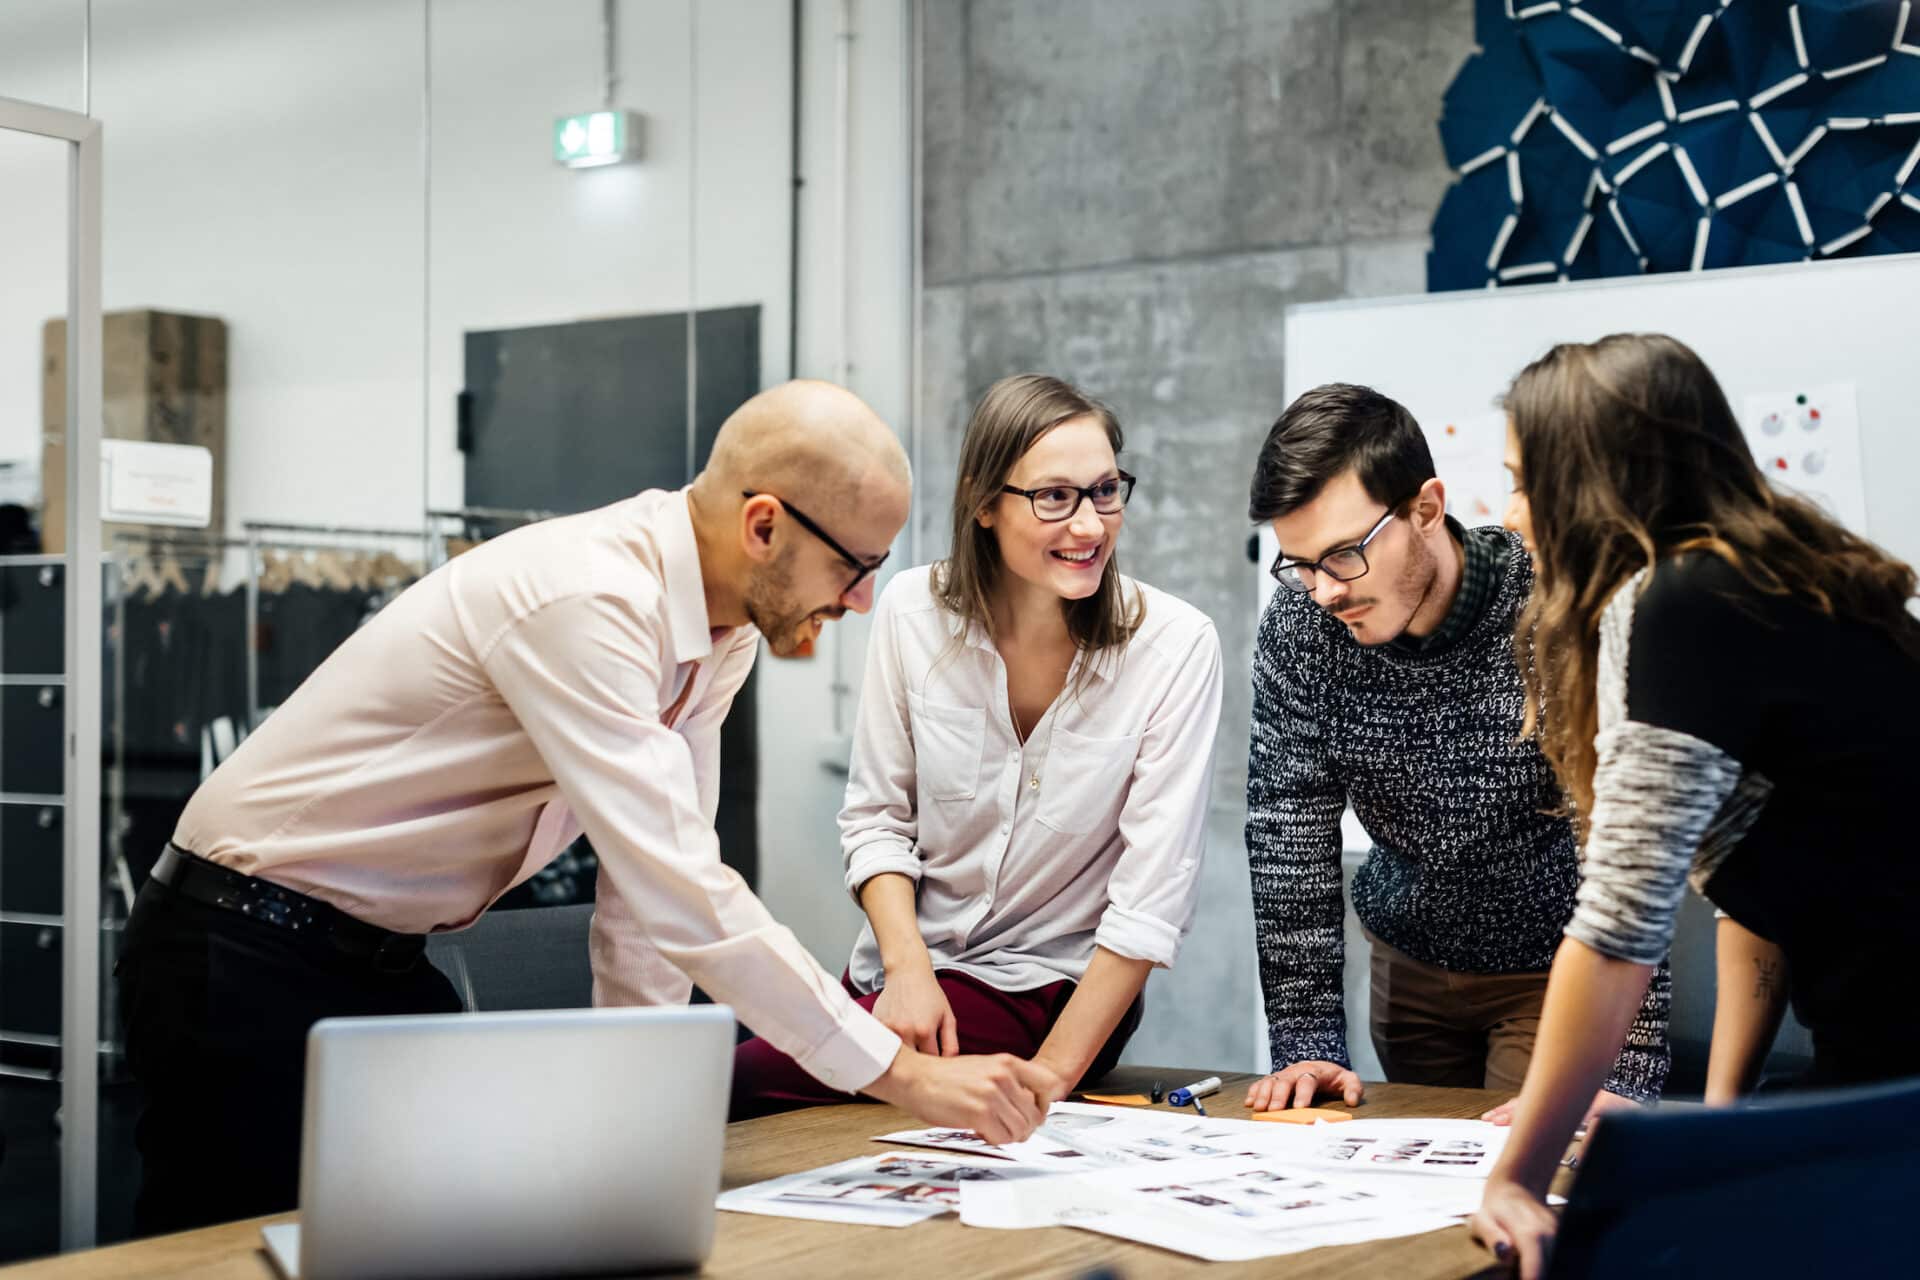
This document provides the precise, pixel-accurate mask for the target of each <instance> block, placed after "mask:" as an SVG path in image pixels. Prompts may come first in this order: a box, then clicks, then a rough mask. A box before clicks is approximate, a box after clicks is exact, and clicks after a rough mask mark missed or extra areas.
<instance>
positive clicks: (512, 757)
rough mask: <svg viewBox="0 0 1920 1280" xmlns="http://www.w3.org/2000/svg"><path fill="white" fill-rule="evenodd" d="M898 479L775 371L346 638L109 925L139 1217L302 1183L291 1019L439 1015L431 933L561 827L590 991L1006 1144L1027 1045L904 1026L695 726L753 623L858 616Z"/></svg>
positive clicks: (859, 434)
mask: <svg viewBox="0 0 1920 1280" xmlns="http://www.w3.org/2000/svg"><path fill="white" fill-rule="evenodd" d="M908 500H909V475H908V470H907V463H906V458H905V456H904V455H903V454H902V452H901V450H900V446H899V443H898V441H897V440H896V439H895V438H894V436H893V433H892V432H891V431H890V430H889V429H888V428H887V426H886V425H885V424H884V423H883V422H881V421H880V419H879V418H878V417H877V416H875V415H874V413H873V411H872V410H871V409H869V408H868V407H867V406H866V405H865V404H863V403H862V402H861V401H860V400H859V399H858V398H856V397H855V396H853V395H852V394H850V393H849V392H847V391H844V390H842V389H841V388H838V387H834V386H830V385H827V384H824V383H815V382H795V383H788V384H786V385H785V386H781V387H777V388H774V389H773V390H771V391H767V392H764V393H762V394H761V395H759V396H756V397H754V398H753V399H752V400H750V401H748V402H747V403H746V404H745V405H743V406H742V407H741V408H740V409H739V410H738V411H737V412H736V413H735V414H734V415H733V416H732V417H731V418H729V419H728V421H727V423H726V424H725V426H724V427H723V428H722V429H721V432H720V434H719V436H718V438H717V439H716V441H715V443H714V449H713V455H712V458H711V460H710V461H709V463H708V466H707V468H706V470H705V471H703V472H702V473H701V474H700V475H699V476H698V477H697V478H696V479H695V480H694V482H693V483H692V485H690V486H689V487H688V488H686V489H684V490H681V491H678V492H667V491H662V490H651V491H648V492H645V493H642V494H639V495H637V496H635V497H633V498H630V499H627V500H626V501H624V502H618V503H615V504H613V505H612V506H609V507H603V508H601V509H600V510H597V511H588V512H584V513H582V514H580V515H575V516H568V517H564V518H561V519H556V520H550V521H546V522H544V523H541V524H537V525H533V526H530V527H528V528H525V529H521V530H517V531H515V532H513V533H509V534H506V535H504V536H503V537H500V538H497V539H495V540H493V541H491V542H489V543H487V544H486V545H484V546H482V547H479V548H477V549H475V550H473V551H471V552H468V553H467V554H466V555H463V556H461V557H460V558H458V559H456V560H454V561H452V562H450V563H449V564H447V565H445V566H443V567H442V568H440V569H438V570H436V571H435V572H434V573H432V574H429V575H428V576H427V577H425V578H423V579H422V580H421V581H419V582H418V583H415V584H414V585H413V586H412V587H411V588H409V589H408V590H407V591H406V592H405V593H404V594H403V595H402V596H401V597H400V598H399V599H397V600H395V601H394V602H393V603H392V604H390V605H389V606H387V608H385V609H384V610H382V611H381V612H380V613H379V614H378V615H377V616H376V617H375V618H374V619H373V620H372V621H370V622H369V623H368V624H367V625H366V626H365V627H364V628H362V629H361V630H360V631H359V632H358V633H357V634H355V635H354V636H353V637H352V638H351V639H350V640H348V641H347V642H346V643H345V644H343V645H341V646H340V648H339V649H338V650H336V651H335V652H334V654H333V655H332V656H331V657H329V658H328V659H327V661H326V662H325V663H324V664H322V665H321V667H320V668H319V669H318V670H317V671H315V672H314V673H313V675H312V676H311V677H310V678H309V679H308V680H307V681H306V683H304V684H303V685H301V686H300V688H299V689H298V690H297V691H296V692H295V693H294V694H293V696H292V697H291V698H289V699H288V700H287V701H286V703H285V704H284V705H283V706H281V707H280V709H279V710H278V711H276V712H275V713H274V714H273V716H272V717H271V718H270V719H269V720H268V721H267V722H266V723H265V724H263V725H262V726H261V727H260V729H259V730H258V731H256V732H255V733H254V734H253V735H252V736H251V737H249V738H248V739H247V740H246V742H245V743H244V744H242V746H241V747H240V749H239V750H238V751H237V752H236V753H235V754H234V755H233V756H232V757H231V758H230V759H229V760H228V761H227V762H226V763H225V764H223V765H222V766H221V767H220V768H219V769H218V770H217V771H215V773H214V774H213V776H212V777H210V778H209V779H207V781H206V783H205V784H204V785H203V786H202V787H201V788H200V790H199V791H198V792H197V793H196V794H195V795H194V797H193V799H192V801H191V802H190V803H189V804H188V806H187V809H186V812H185V813H184V815H183V816H182V818H181V821H180V825H179V827H178V829H177V830H176V831H175V833H174V837H173V840H172V842H171V844H170V845H169V846H168V848H167V850H166V852H165V853H164V854H163V856H162V857H161V859H160V862H159V863H158V864H157V866H156V867H155V870H154V875H153V878H152V879H151V880H150V881H149V882H148V883H147V884H146V886H145V887H143V888H142V890H141V892H140V895H139V898H138V900H137V901H136V903H135V906H134V911H133V916H132V918H131V920H130V921H129V922H128V926H127V932H126V940H125V946H124V949H123V952H122V956H121V960H120V963H119V965H118V967H117V969H116V975H117V978H118V981H119V984H120V999H121V1012H122V1016H123V1018H124V1019H125V1022H126V1031H127V1054H128V1061H129V1064H130V1066H131V1068H132V1071H133V1074H134V1076H135V1077H136V1079H137V1080H138V1081H139V1083H140V1084H141V1086H142V1089H143V1092H144V1101H145V1108H144V1111H143V1113H142V1116H141V1119H140V1122H139V1127H138V1130H137V1141H138V1145H139V1147H140V1150H141V1153H142V1156H143V1158H144V1162H145V1166H144V1178H143V1184H142V1188H141V1194H140V1199H139V1202H138V1205H137V1208H136V1226H137V1229H138V1230H139V1231H140V1232H141V1233H142V1234H146V1233H149V1232H157V1231H168V1230H179V1229H182V1228H185V1227H189V1226H195V1225H200V1224H204V1223H209V1222H218V1221H225V1220H229V1219H233V1218H239V1217H245V1216H249V1215H254V1214H261V1213H270V1212H276V1211H279V1210H284V1209H290V1208H292V1207H294V1204H295V1201H296V1199H297V1196H298V1167H299V1142H300V1112H301V1103H302V1094H303V1090H304V1059H305V1039H306V1034H307V1031H308V1029H309V1028H310V1027H311V1026H312V1025H313V1023H314V1022H315V1021H317V1020H318V1019H320V1018H323V1017H331V1016H340V1015H366V1014H400V1013H422V1012H453V1011H457V1010H458V1009H459V1008H460V1002H459V1000H458V999H457V997H456V996H455V995H454V992H453V989H452V987H451V985H450V984H449V983H448V982H447V980H446V979H445V977H443V976H442V975H441V974H440V973H439V972H438V971H437V970H435V969H434V968H433V966H432V965H431V964H430V963H429V962H428V961H427V960H426V958H425V956H424V954H423V951H424V945H425V938H426V935H428V934H430V933H434V932H438V931H442V930H450V929H460V928H464V927H465V926H467V925H469V924H472V923H473V921H474V920H476V919H477V918H479V916H480V914H481V913H482V912H483V911H485V910H486V909H487V907H488V906H489V905H491V904H492V903H493V902H494V901H496V900H497V899H498V898H499V897H500V896H501V895H502V894H504V893H505V892H506V891H507V890H509V889H511V888H512V887H513V886H515V885H517V884H519V883H520V882H521V881H523V880H525V879H526V878H527V877H529V876H531V875H532V874H533V873H534V872H535V871H537V870H539V869H540V867H542V866H543V865H545V864H546V863H547V862H548V861H550V860H551V859H552V858H553V857H554V856H555V855H556V854H558V853H559V852H560V851H561V850H562V849H564V848H566V847H567V845H568V844H569V843H571V842H572V841H573V839H574V838H575V837H576V836H578V835H579V834H580V833H581V832H582V831H584V832H585V833H586V834H587V835H588V836H589V837H590V838H591V839H592V841H593V846H594V849H595V851H596V852H597V853H598V855H599V859H600V880H599V886H598V892H597V895H596V896H597V906H596V910H595V914H594V920H593V927H592V933H591V941H590V951H591V960H592V967H593V977H594V1001H595V1003H596V1004H677V1003H683V1002H684V1001H685V1000H686V999H687V997H688V994H689V992H690V989H691V986H692V984H693V983H695V982H698V983H699V984H700V986H701V987H702V989H704V990H705V991H707V992H709V993H710V994H711V995H712V996H713V997H714V998H715V999H716V1000H721V1001H724V1002H726V1003H728V1004H730V1005H732V1006H733V1007H734V1008H735V1010H736V1011H737V1012H738V1013H739V1016H740V1018H741V1020H742V1021H743V1022H744V1023H746V1024H747V1025H748V1026H749V1027H751V1028H752V1030H753V1031H754V1032H755V1033H756V1034H757V1035H759V1036H761V1037H762V1038H764V1039H765V1040H767V1041H768V1042H770V1043H772V1044H774V1045H776V1046H778V1048H779V1049H780V1050H781V1051H782V1052H784V1053H786V1054H788V1055H790V1056H791V1057H792V1058H793V1059H794V1060H795V1061H796V1062H797V1063H798V1064H799V1065H800V1066H801V1067H803V1068H804V1069H805V1070H806V1071H807V1072H808V1073H809V1074H811V1075H812V1076H813V1077H814V1078H815V1079H817V1080H819V1081H821V1082H822V1083H823V1084H826V1085H829V1086H831V1087H832V1088H834V1089H838V1090H842V1091H845V1092H847V1093H849V1094H852V1093H855V1092H864V1093H868V1094H871V1095H872V1096H874V1097H877V1098H880V1099H883V1100H885V1101H890V1102H895V1103H898V1104H899V1105H901V1106H903V1107H906V1108H907V1109H908V1110H910V1111H912V1112H914V1113H915V1114H916V1115H918V1116H920V1117H921V1118H922V1119H923V1120H925V1121H927V1122H929V1123H932V1124H937V1125H948V1126H955V1127H963V1128H973V1129H977V1130H979V1131H980V1132H981V1133H982V1134H983V1135H985V1136H987V1137H988V1138H990V1139H991V1140H994V1141H1012V1140H1017V1139H1020V1138H1024V1137H1026V1136H1027V1135H1028V1134H1029V1133H1030V1132H1031V1131H1032V1130H1033V1128H1034V1127H1035V1126H1036V1125H1037V1124H1038V1123H1039V1121H1040V1118H1041V1115H1042V1113H1043V1110H1044V1108H1043V1106H1042V1104H1041V1103H1040V1101H1039V1099H1040V1098H1043V1097H1046V1096H1048V1095H1049V1091H1050V1090H1051V1089H1052V1088H1053V1087H1054V1085H1055V1082H1054V1081H1052V1080H1050V1079H1048V1078H1047V1073H1046V1070H1045V1069H1044V1068H1041V1067H1038V1066H1035V1065H1033V1064H1031V1063H1028V1062H1024V1061H1021V1060H1019V1059H1016V1058H1011V1057H1007V1056H1005V1055H995V1056H992V1057H971V1058H941V1057H939V1056H937V1055H926V1054H921V1053H918V1052H916V1051H915V1050H913V1049H911V1048H908V1047H905V1046H904V1045H902V1043H901V1041H900V1038H899V1037H898V1036H896V1035H895V1034H894V1033H893V1032H892V1031H889V1030H888V1029H887V1028H886V1027H884V1026H882V1025H881V1024H880V1022H879V1021H878V1020H876V1019H875V1018H874V1017H873V1016H872V1015H871V1014H869V1013H867V1012H866V1011H865V1010H863V1009H861V1008H860V1007H859V1006H858V1005H856V1004H855V1003H854V1002H853V1000H852V999H851V998H850V997H849V996H848V995H847V994H846V992H845V991H844V990H842V989H841V987H840V984H839V983H838V982H837V981H835V980H834V979H833V978H832V977H831V976H829V975H828V974H827V973H826V972H825V971H824V970H822V969H821V968H820V966H819V965H818V964H817V963H816V962H815V961H814V960H813V959H812V957H811V956H809V955H808V954H807V952H806V951H805V950H804V949H802V948H801V946H800V945H799V943H798V942H797V941H796V940H795V939H794V937H793V935H792V933H791V932H789V931H788V930H787V929H785V928H783V927H782V926H781V925H780V924H778V923H777V922H776V921H775V920H774V919H773V918H772V917H771V916H770V915H769V914H768V913H767V910H766V908H765V907H764V906H763V905H762V904H761V903H760V901H759V899H757V898H756V897H754V895H753V893H752V891H751V890H750V889H749V888H748V887H747V885H746V883H745V882H744V881H743V880H741V878H740V877H739V875H738V874H736V873H735V872H734V871H733V870H731V869H730V868H728V867H726V866H724V865H723V864H722V863H721V861H720V849H719V842H718V839H717V837H716V836H715V834H714V828H713V818H714V811H715V808H716V805H717V802H718V794H719V767H720V752H719V731H720V724H721V721H722V720H723V719H725V717H726V713H727V710H728V708H729V707H730V706H731V705H732V702H733V698H734V695H735V693H736V692H737V691H738V690H739V688H740V686H741V684H742V683H743V682H744V681H745V680H746V677H747V673H748V671H749V669H750V668H751V667H752V665H753V660H754V655H755V653H756V651H757V649H758V646H759V640H760V639H761V638H762V637H764V638H765V639H766V642H767V645H768V647H769V648H771V649H772V650H773V651H774V652H775V653H778V654H786V653H792V652H794V651H795V650H796V649H798V648H799V647H800V646H801V645H802V644H803V643H804V642H805V641H807V640H809V639H811V638H812V637H815V636H817V635H818V634H819V632H820V629H821V627H822V626H823V625H824V624H825V623H826V622H827V621H829V620H831V619H834V618H838V617H841V616H843V615H844V614H845V613H846V612H847V611H848V610H854V611H856V612H861V613H864V612H866V611H867V610H868V609H869V608H871V607H872V603H873V585H874V579H873V571H874V570H875V569H877V568H879V566H880V563H881V562H882V561H883V560H885V559H886V555H887V548H888V547H889V545H890V544H891V543H892V541H893V539H894V536H895V535H896V534H897V533H898V532H899V530H900V528H901V526H902V524H904V522H905V520H906V516H907V510H908ZM564 1069H565V1067H564V1064H563V1063H558V1062H556V1064H555V1073H556V1078H558V1077H560V1076H561V1075H563V1073H564ZM639 1083H640V1082H638V1081H636V1087H639ZM374 1087H377V1086H374ZM502 1105H503V1106H510V1105H515V1101H514V1100H511V1099H503V1100H502ZM634 1158H635V1159H646V1158H647V1155H646V1153H645V1152H641V1151H636V1152H635V1153H634Z"/></svg>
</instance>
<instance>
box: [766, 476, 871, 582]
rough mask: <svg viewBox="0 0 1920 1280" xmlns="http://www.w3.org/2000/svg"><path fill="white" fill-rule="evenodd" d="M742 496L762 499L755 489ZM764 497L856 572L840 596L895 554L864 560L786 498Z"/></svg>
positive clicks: (771, 494)
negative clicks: (824, 544)
mask: <svg viewBox="0 0 1920 1280" xmlns="http://www.w3.org/2000/svg"><path fill="white" fill-rule="evenodd" d="M740 496H741V497H744V498H758V497H761V496H762V495H761V494H760V493H758V492H757V491H755V490H753V489H742V490H741V491H740ZM764 496H766V497H769V498H772V499H773V500H774V501H775V502H777V503H779V504H780V505H781V506H782V507H783V508H785V510H786V513H787V514H788V515H790V516H792V517H793V518H794V521H795V522H796V523H797V524H799V526H800V527H801V528H802V529H805V530H806V531H807V532H808V533H810V534H812V535H813V536H814V537H816V538H818V539H820V541H822V542H824V543H826V544H827V546H829V547H831V548H832V549H833V553H834V554H835V555H837V556H839V557H840V558H841V559H842V560H844V561H846V562H847V567H848V568H850V569H852V570H853V571H854V574H853V581H851V582H849V583H848V584H847V585H846V586H844V587H842V588H841V589H840V594H841V595H843V596H844V595H846V594H847V593H848V592H850V591H852V590H853V589H854V588H855V587H857V586H859V585H860V583H861V581H862V580H864V579H865V578H866V576H867V575H868V574H870V573H872V572H873V571H874V570H875V569H878V568H879V567H880V566H881V565H883V564H885V563H886V562H887V557H888V556H890V555H892V554H893V552H891V551H887V552H883V553H881V555H880V556H879V557H878V558H876V559H874V560H871V561H869V560H862V559H861V558H860V557H859V556H856V555H855V554H853V552H851V551H849V550H847V549H846V548H845V547H843V546H841V545H840V544H839V543H837V542H835V541H834V540H833V535H832V534H830V533H828V532H827V531H826V530H825V529H822V528H821V527H820V526H819V525H817V524H815V523H814V522H813V521H812V520H810V519H808V518H807V514H806V513H805V512H804V511H802V510H800V508H798V507H796V506H794V505H793V504H792V503H791V502H788V501H787V500H786V499H785V498H783V497H781V496H780V495H779V494H777V493H769V494H766V495H764Z"/></svg>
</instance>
